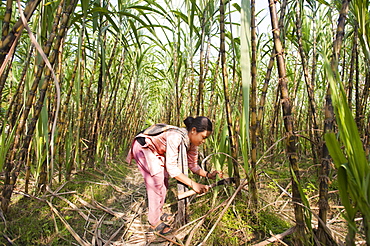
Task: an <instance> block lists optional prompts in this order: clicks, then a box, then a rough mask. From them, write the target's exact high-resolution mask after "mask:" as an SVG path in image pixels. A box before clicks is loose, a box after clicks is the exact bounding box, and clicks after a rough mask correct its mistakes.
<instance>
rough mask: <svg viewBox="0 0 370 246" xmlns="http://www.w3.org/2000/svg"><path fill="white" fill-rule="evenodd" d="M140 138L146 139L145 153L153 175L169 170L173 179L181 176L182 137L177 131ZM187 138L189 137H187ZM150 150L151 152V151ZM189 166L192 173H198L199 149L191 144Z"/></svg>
mask: <svg viewBox="0 0 370 246" xmlns="http://www.w3.org/2000/svg"><path fill="white" fill-rule="evenodd" d="M138 137H145V139H146V145H144V146H143V152H144V154H145V158H146V159H147V163H148V165H149V170H150V174H151V175H155V174H157V173H159V172H160V171H162V170H163V167H164V168H165V169H166V170H167V172H168V174H169V175H170V176H171V177H176V176H178V175H180V174H181V170H180V168H179V167H178V166H177V160H178V156H179V150H180V145H181V140H182V136H181V133H179V132H177V131H171V130H168V131H165V132H163V133H161V134H159V135H157V136H148V135H143V134H140V135H138ZM186 137H188V136H187V135H186ZM149 150H150V151H149ZM187 159H188V166H189V169H190V170H191V171H192V172H196V171H198V170H199V169H201V168H200V166H199V165H198V163H197V161H198V147H197V146H195V145H192V144H190V147H189V148H188V149H187Z"/></svg>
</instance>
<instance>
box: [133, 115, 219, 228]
mask: <svg viewBox="0 0 370 246" xmlns="http://www.w3.org/2000/svg"><path fill="white" fill-rule="evenodd" d="M184 123H185V125H186V129H185V128H179V127H176V126H170V125H165V124H157V125H154V126H151V127H149V128H147V129H146V130H144V131H143V132H141V133H139V134H138V135H137V136H136V137H135V140H134V142H133V144H132V148H131V151H130V154H129V156H128V162H130V161H131V159H132V158H133V159H135V160H136V163H137V166H138V168H139V170H140V172H141V174H142V175H143V177H144V180H145V186H146V190H147V196H148V208H149V212H148V220H149V223H150V224H151V230H152V231H156V232H158V233H160V234H162V235H165V234H168V233H170V232H171V231H172V230H171V228H170V226H169V225H168V224H166V223H165V222H168V220H169V217H170V215H168V214H163V211H162V208H163V205H164V201H165V198H166V194H167V189H168V176H170V177H172V178H175V179H176V180H178V181H180V182H181V183H183V184H185V185H187V186H189V187H190V188H192V189H193V190H194V191H195V192H197V193H198V194H200V193H204V192H207V191H208V189H209V187H208V186H207V185H203V184H199V183H197V182H195V181H193V180H191V179H190V178H188V177H187V176H186V175H185V174H184V173H182V171H181V170H182V169H181V168H184V166H185V168H186V166H188V167H189V169H190V170H191V171H192V172H193V173H196V174H198V175H200V176H202V177H207V178H210V179H215V178H216V175H217V173H219V174H220V175H221V172H219V171H213V172H211V173H209V172H206V171H204V170H203V169H202V168H201V167H200V166H199V165H198V164H197V161H198V146H199V145H201V144H202V143H204V142H205V140H206V139H207V138H208V136H209V135H210V134H211V133H212V122H211V121H210V120H209V119H208V118H207V117H203V116H198V117H196V118H193V117H188V118H186V119H185V120H184Z"/></svg>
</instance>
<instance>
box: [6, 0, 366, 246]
mask: <svg viewBox="0 0 370 246" xmlns="http://www.w3.org/2000/svg"><path fill="white" fill-rule="evenodd" d="M265 1H266V2H268V6H269V7H268V9H267V11H268V13H269V19H270V20H271V22H270V23H269V24H270V28H269V30H268V31H267V32H264V31H260V30H259V25H260V24H261V22H260V21H261V18H267V17H263V16H262V15H261V13H256V10H255V0H250V1H249V0H248V1H244V0H242V1H224V0H221V1H208V0H207V1H197V0H192V1H188V0H186V1H184V2H183V3H181V4H179V5H176V1H168V0H164V1H155V0H144V1H130V0H128V1H122V0H117V1H106V0H101V1H98V0H95V1H89V0H81V1H76V0H58V1H49V2H48V1H40V0H30V1H28V2H24V1H21V2H20V1H19V0H17V1H13V0H7V1H6V2H2V5H1V10H2V15H1V19H2V29H1V31H2V39H1V42H0V64H1V76H0V99H1V101H0V102H1V105H0V106H1V107H0V110H1V112H0V117H1V138H0V146H1V149H0V168H1V173H2V179H1V183H2V189H1V190H2V195H1V209H2V210H3V211H4V212H6V211H7V210H8V208H9V205H10V202H11V196H12V192H13V190H14V187H15V186H16V185H17V183H19V182H24V183H25V192H26V193H36V192H42V191H43V190H44V189H45V187H46V186H47V185H48V186H52V185H53V184H54V183H58V182H61V181H62V180H68V179H69V178H70V175H71V173H72V172H73V171H76V170H84V169H86V168H95V167H99V166H101V165H104V164H105V163H106V161H107V160H108V159H114V158H121V157H122V156H124V155H125V153H126V151H127V149H128V148H129V143H130V140H131V138H132V136H133V135H134V134H135V133H136V132H138V131H139V130H141V129H142V128H143V127H145V126H147V125H150V124H153V123H156V122H164V123H168V124H174V125H181V122H182V119H184V118H185V117H186V116H189V115H206V116H208V117H210V118H211V119H213V120H214V125H215V131H214V133H213V136H212V138H211V139H210V140H209V142H208V143H207V145H206V148H205V149H204V151H205V152H206V153H208V154H210V153H211V152H212V153H218V152H224V153H228V154H229V155H230V156H231V157H232V158H226V157H225V156H224V155H221V156H218V155H214V156H213V158H212V163H213V164H214V165H215V167H216V168H224V165H229V166H228V170H229V172H230V175H233V176H235V177H237V178H240V177H242V176H243V175H244V173H245V174H246V176H247V178H248V180H249V186H248V187H249V189H250V194H251V196H250V197H249V198H248V199H251V200H252V202H253V206H256V207H258V206H260V205H261V204H260V201H259V196H258V194H259V190H258V185H257V184H258V173H259V172H260V171H263V170H268V169H269V168H273V166H269V165H273V164H272V163H273V162H274V161H269V162H267V161H266V162H265V163H264V160H265V158H264V157H265V156H268V155H271V154H274V153H275V154H277V155H281V153H283V156H284V158H285V160H284V162H285V161H286V162H289V166H290V169H291V184H292V195H293V197H292V204H293V206H294V213H295V223H296V228H295V229H296V232H295V234H294V235H295V243H296V244H297V245H303V244H304V242H307V241H310V242H312V243H313V242H315V243H317V244H321V245H329V243H330V242H332V236H331V235H330V233H328V230H327V228H326V226H325V223H326V221H327V213H328V211H329V209H330V208H329V203H328V192H329V188H328V184H329V183H330V182H331V180H332V179H333V178H334V175H333V173H336V172H337V171H338V170H342V171H340V172H339V173H341V174H340V175H341V176H340V178H341V179H343V180H346V181H345V182H344V183H345V184H347V183H348V185H344V187H341V188H342V189H341V192H344V193H342V196H344V197H345V196H349V199H348V200H346V204H345V207H346V218H347V219H348V223H349V224H350V225H351V226H349V228H350V229H349V233H348V237H347V243H348V245H352V244H354V237H355V235H356V232H357V230H356V226H355V224H354V219H355V216H356V214H357V212H359V213H360V214H361V216H360V217H362V219H363V224H364V227H365V236H366V240H367V243H368V244H370V228H369V223H370V216H369V214H368V211H367V212H366V209H364V208H369V206H370V200H369V199H370V192H369V189H368V187H369V180H370V174H369V165H368V161H367V157H368V155H369V151H370V139H369V131H370V128H369V120H370V114H369V110H368V100H369V89H370V88H369V85H370V83H369V82H370V72H369V71H370V70H369V64H370V40H369V38H370V35H369V32H370V14H369V2H368V1H366V0H353V1H349V0H343V1H339V0H332V1H329V0H327V1H325V0H316V1H315V0H298V1H290V0H289V1H288V0H282V1H280V2H279V3H277V2H276V1H274V0H265ZM243 28H244V30H245V32H240V30H241V29H243ZM240 33H242V35H244V36H241V35H240ZM242 75H243V76H242ZM329 84H330V86H329ZM333 88H335V93H333V90H334V89H333ZM337 91H340V92H341V93H339V94H338V93H337ZM347 105H348V106H347ZM347 108H348V110H349V111H348V112H347V111H345V112H347V114H344V113H342V112H344V110H345V109H347ZM340 116H341V117H342V118H340ZM338 117H339V118H338ZM344 119H345V121H343V120H344ZM351 119H354V120H353V121H352V120H351ZM338 120H339V122H338ZM341 120H342V121H343V122H344V123H343V122H342V121H341ZM341 122H342V123H341ZM346 127H348V128H349V127H351V128H350V129H355V130H353V131H354V132H355V134H354V135H346V134H343V133H342V132H347V130H348V129H347V128H346ZM348 131H349V130H348ZM333 133H335V134H338V133H339V134H338V135H331V134H333ZM326 136H327V137H326ZM338 136H339V138H338ZM354 138H356V139H358V142H356V143H360V144H358V145H356V150H358V152H361V153H362V151H363V156H364V157H363V159H361V161H362V163H361V164H358V165H362V167H361V168H362V169H361V172H360V173H361V175H360V178H359V180H358V182H360V183H361V185H359V183H355V184H356V185H354V186H353V187H352V186H351V182H352V181H348V180H352V179H351V177H352V176H351V173H352V171H353V173H358V172H355V171H354V170H355V169H356V168H359V166H358V165H357V164H353V165H354V166H349V165H350V164H348V163H360V162H361V161H358V162H356V161H355V160H352V159H351V158H350V156H351V155H353V156H356V153H357V152H353V151H351V148H352V147H353V146H352V147H351V143H350V142H351V139H354ZM325 140H326V141H325ZM338 141H339V142H338ZM353 141H354V140H353ZM328 143H330V146H328ZM346 143H347V144H346ZM342 144H344V146H345V148H344V149H343V148H342V151H341V148H340V147H341V146H342ZM333 146H337V147H338V148H339V150H338V149H335V148H334V147H333ZM329 151H330V153H331V154H332V155H334V154H333V153H336V154H335V155H334V157H336V158H335V160H334V161H335V166H333V167H332V165H331V163H332V159H331V155H330V153H329ZM270 158H271V157H270ZM343 158H344V159H343ZM346 158H348V159H346ZM307 159H308V160H310V161H311V162H312V166H313V168H317V170H318V176H317V184H318V186H319V203H318V204H319V208H320V209H319V213H318V215H317V216H319V218H320V220H321V223H319V226H318V230H317V233H316V236H315V237H313V236H310V235H313V233H307V231H310V232H312V230H313V229H312V227H311V222H310V219H311V217H312V211H311V210H310V209H309V205H308V204H307V197H306V195H305V193H304V191H303V187H305V184H304V183H301V182H300V166H299V164H300V162H302V161H306V160H307ZM230 160H232V161H230ZM351 160H352V162H351ZM224 163H227V164H224ZM346 163H347V164H348V166H345V167H344V166H343V165H344V164H346ZM347 164H346V165H347ZM274 165H275V164H274ZM356 165H357V166H356ZM240 166H242V167H243V170H241V169H240ZM345 170H351V172H349V171H347V173H346V171H345ZM239 172H240V173H239ZM356 177H357V176H356ZM20 178H21V179H20ZM31 181H34V182H31ZM239 182H240V181H239ZM31 184H32V185H31ZM366 185H367V186H366ZM351 187H352V188H351ZM361 189H362V190H361ZM360 193H361V194H360ZM342 196H341V197H342ZM356 198H358V199H360V200H358V201H357V202H355V201H356V200H355V199H356ZM358 203H360V204H358Z"/></svg>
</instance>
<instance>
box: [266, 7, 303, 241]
mask: <svg viewBox="0 0 370 246" xmlns="http://www.w3.org/2000/svg"><path fill="white" fill-rule="evenodd" d="M269 9H270V17H271V25H272V33H273V38H274V47H275V50H276V61H277V67H278V73H279V85H280V94H281V104H282V110H283V117H284V126H285V131H286V137H287V142H286V152H287V155H288V157H289V161H290V167H291V169H292V178H291V181H292V193H293V194H292V195H293V197H292V199H293V202H294V214H295V220H296V234H295V237H294V243H295V244H296V245H303V242H304V238H305V224H304V215H303V209H302V207H301V206H300V205H298V204H300V203H301V202H302V198H301V195H300V193H299V187H298V186H299V183H298V182H299V180H300V174H299V166H298V156H297V150H296V144H297V136H296V135H295V133H294V125H293V116H292V105H291V101H290V99H289V91H288V85H287V83H288V80H287V77H286V65H285V58H284V53H283V52H284V51H283V46H282V41H281V38H280V29H279V27H278V18H277V11H276V4H275V1H274V0H269ZM293 175H294V176H295V177H294V176H293Z"/></svg>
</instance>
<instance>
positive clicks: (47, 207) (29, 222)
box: [0, 161, 361, 246]
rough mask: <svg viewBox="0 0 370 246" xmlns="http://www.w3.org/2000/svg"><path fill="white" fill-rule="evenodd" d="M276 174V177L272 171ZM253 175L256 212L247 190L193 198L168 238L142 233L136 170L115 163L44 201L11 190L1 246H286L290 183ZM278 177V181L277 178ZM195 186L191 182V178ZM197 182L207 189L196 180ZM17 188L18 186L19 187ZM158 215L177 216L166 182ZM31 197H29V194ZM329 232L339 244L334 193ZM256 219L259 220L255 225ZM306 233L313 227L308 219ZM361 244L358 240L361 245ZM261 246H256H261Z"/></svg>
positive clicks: (313, 198) (313, 199)
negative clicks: (264, 244)
mask: <svg viewBox="0 0 370 246" xmlns="http://www.w3.org/2000/svg"><path fill="white" fill-rule="evenodd" d="M275 171H277V172H278V171H279V170H275ZM273 175H274V173H273V172H271V173H269V174H267V173H260V178H259V181H260V182H259V187H258V188H259V191H260V208H259V210H258V211H252V210H251V204H250V202H249V200H248V189H247V187H245V189H243V190H242V192H241V193H240V196H235V197H234V198H233V199H231V198H232V197H233V194H234V191H235V187H233V186H222V187H218V188H216V189H214V190H212V191H211V192H209V193H208V194H206V195H204V196H197V197H195V196H193V197H192V198H191V205H190V206H189V210H188V212H189V217H188V223H185V225H184V226H182V227H180V228H179V227H177V228H176V229H177V230H176V232H175V233H174V234H172V235H170V236H168V237H167V238H163V237H161V236H158V235H154V234H153V233H152V232H149V230H148V229H149V225H148V222H147V216H146V213H147V205H146V194H145V187H144V183H143V179H142V176H141V174H140V173H139V172H138V170H137V168H136V167H135V166H134V165H133V166H128V165H127V164H126V163H124V162H123V161H115V162H111V163H107V164H105V165H104V170H103V169H102V168H101V169H100V168H99V167H96V168H92V169H88V170H86V171H79V172H75V173H74V174H73V175H72V177H71V178H70V180H68V181H65V182H61V183H58V182H55V184H54V185H53V186H51V187H47V188H46V192H45V193H41V192H37V191H32V194H33V195H28V194H25V193H24V192H23V191H24V187H22V186H21V185H18V186H17V187H16V189H15V191H14V195H13V198H12V205H11V207H10V211H9V213H8V214H5V215H4V216H2V222H1V223H0V231H1V232H3V236H2V237H1V238H0V244H1V245H58V246H61V245H116V246H118V245H122V246H123V245H136V246H141V245H254V244H256V245H257V243H259V242H261V241H264V240H266V239H268V238H270V237H271V238H273V239H274V238H275V239H274V240H275V243H274V245H287V244H288V245H289V244H290V239H289V235H288V236H286V237H284V238H279V239H277V238H278V237H277V236H276V235H279V234H281V233H284V232H286V231H288V230H289V229H290V228H291V227H292V225H293V224H294V223H293V220H294V219H293V218H294V216H293V209H292V206H291V203H290V200H291V199H290V197H289V192H290V181H289V178H284V177H283V178H280V179H277V178H276V177H277V176H275V179H273V178H271V176H273ZM278 177H281V175H279V176H278ZM194 178H195V177H194ZM199 182H202V183H207V180H205V179H204V178H203V179H200V180H199ZM22 183H24V181H23V180H21V179H20V180H19V184H22ZM170 187H171V188H170V191H169V193H168V199H167V201H166V204H167V205H166V206H165V210H166V211H167V212H170V213H176V211H177V199H176V196H175V195H176V183H174V179H172V183H171V185H170ZM306 189H307V190H306V193H307V194H308V196H309V201H310V204H311V210H312V211H313V212H317V206H316V203H317V195H316V193H317V191H316V190H315V188H313V187H311V188H310V187H309V186H307V187H306ZM30 193H31V192H30ZM331 195H332V196H333V197H332V199H331V201H332V202H333V204H332V210H331V213H330V221H329V223H328V227H329V228H330V229H331V230H332V233H333V237H334V238H335V239H336V240H338V241H343V240H344V237H345V232H346V229H345V223H344V220H343V218H342V217H341V211H342V209H343V207H341V206H340V205H338V200H336V197H337V195H336V194H335V191H334V192H332V194H331ZM255 215H258V216H257V218H256V216H255ZM312 225H313V227H315V226H316V225H317V219H316V218H315V216H313V219H312ZM360 241H361V240H359V242H360ZM260 245H261V244H260Z"/></svg>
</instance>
